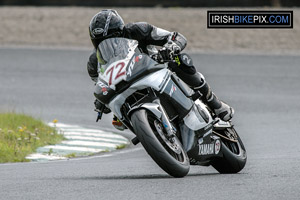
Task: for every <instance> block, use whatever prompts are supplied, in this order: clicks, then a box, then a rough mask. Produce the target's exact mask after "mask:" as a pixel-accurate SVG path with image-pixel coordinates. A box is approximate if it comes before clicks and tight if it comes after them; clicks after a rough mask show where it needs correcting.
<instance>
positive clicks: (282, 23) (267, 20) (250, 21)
mask: <svg viewBox="0 0 300 200" xmlns="http://www.w3.org/2000/svg"><path fill="white" fill-rule="evenodd" d="M207 28H293V11H207Z"/></svg>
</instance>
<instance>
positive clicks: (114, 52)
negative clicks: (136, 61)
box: [98, 38, 138, 70]
mask: <svg viewBox="0 0 300 200" xmlns="http://www.w3.org/2000/svg"><path fill="white" fill-rule="evenodd" d="M137 46H138V41H136V40H130V39H126V38H109V39H106V40H103V41H102V42H101V43H100V44H99V46H98V48H99V53H100V55H99V56H100V57H101V59H102V60H103V61H104V62H105V63H106V64H105V65H106V66H109V64H110V63H113V62H115V61H117V60H122V59H126V58H129V56H130V55H131V56H132V54H133V53H134V50H135V48H136V47H137ZM104 70H105V69H104Z"/></svg>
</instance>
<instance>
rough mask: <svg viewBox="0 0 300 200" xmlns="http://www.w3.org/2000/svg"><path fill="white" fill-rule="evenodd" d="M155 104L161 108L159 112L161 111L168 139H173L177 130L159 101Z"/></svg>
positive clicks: (155, 101) (156, 100)
mask: <svg viewBox="0 0 300 200" xmlns="http://www.w3.org/2000/svg"><path fill="white" fill-rule="evenodd" d="M153 103H156V104H157V105H158V107H159V110H160V111H161V120H162V123H163V126H164V129H165V130H166V132H167V136H168V138H173V137H174V136H175V134H176V128H175V127H174V126H173V125H172V124H171V122H170V119H169V117H168V115H167V113H166V111H165V109H164V108H163V107H162V105H161V104H160V100H159V99H155V100H154V101H153Z"/></svg>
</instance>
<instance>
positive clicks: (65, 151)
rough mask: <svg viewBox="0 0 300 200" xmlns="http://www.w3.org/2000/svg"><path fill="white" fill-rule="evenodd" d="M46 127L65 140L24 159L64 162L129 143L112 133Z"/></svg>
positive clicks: (66, 127)
mask: <svg viewBox="0 0 300 200" xmlns="http://www.w3.org/2000/svg"><path fill="white" fill-rule="evenodd" d="M48 125H49V126H51V127H54V128H56V129H57V131H58V133H60V134H63V135H64V137H65V140H63V141H62V142H61V143H59V144H56V145H48V146H44V147H39V148H38V149H37V150H36V153H33V154H30V155H28V156H27V157H26V159H29V160H31V161H49V160H64V159H69V158H71V157H77V156H89V155H93V154H95V153H100V152H110V151H114V150H116V149H118V148H124V147H125V146H127V145H129V141H128V140H127V139H126V138H125V137H123V136H121V135H118V134H115V133H112V132H106V131H101V130H97V129H87V128H83V127H80V126H76V125H68V124H62V123H56V124H55V123H48Z"/></svg>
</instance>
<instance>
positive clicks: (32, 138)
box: [0, 113, 63, 163]
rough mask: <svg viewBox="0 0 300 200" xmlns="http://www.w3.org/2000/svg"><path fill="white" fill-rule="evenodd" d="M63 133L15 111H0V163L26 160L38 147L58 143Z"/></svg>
mask: <svg viewBox="0 0 300 200" xmlns="http://www.w3.org/2000/svg"><path fill="white" fill-rule="evenodd" d="M62 139H63V135H60V134H58V133H57V131H56V130H55V129H54V128H52V127H49V126H47V125H46V124H44V123H43V122H42V121H41V120H37V119H34V118H32V117H30V116H26V115H23V114H15V113H0V163H6V162H26V161H28V160H27V159H26V158H25V157H26V156H27V155H28V154H30V153H33V152H35V150H36V149H37V148H38V147H41V146H45V145H52V144H56V143H59V142H60V141H61V140H62Z"/></svg>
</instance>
